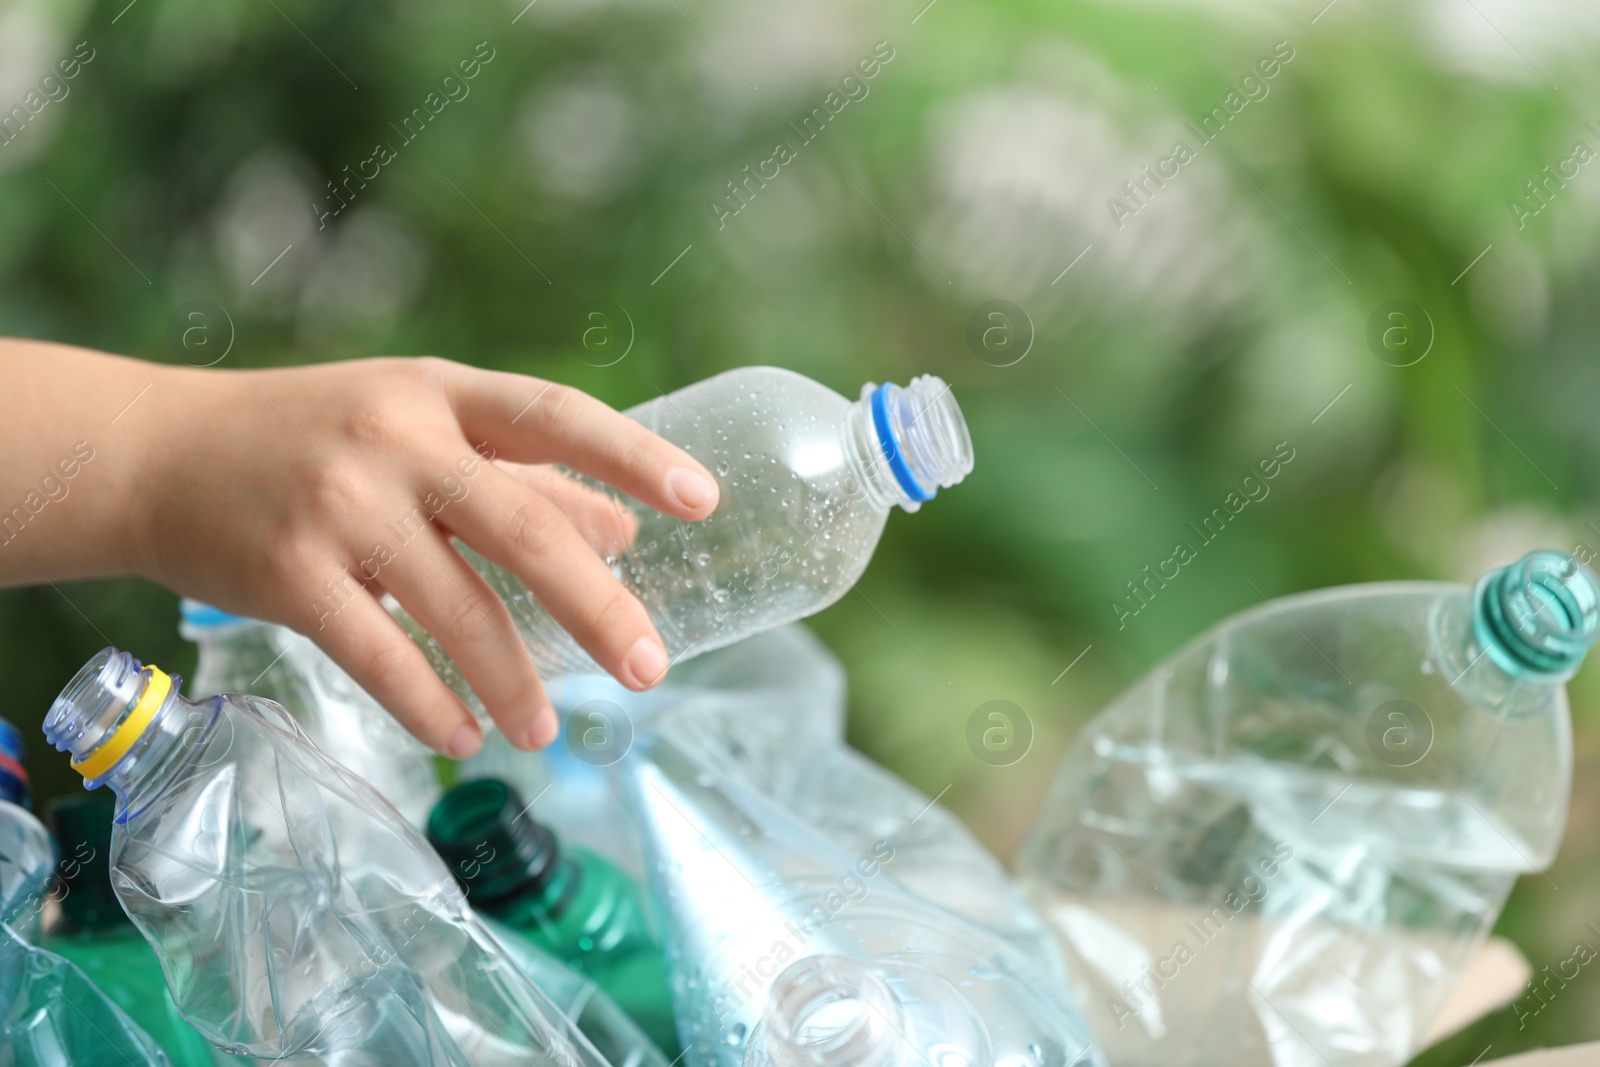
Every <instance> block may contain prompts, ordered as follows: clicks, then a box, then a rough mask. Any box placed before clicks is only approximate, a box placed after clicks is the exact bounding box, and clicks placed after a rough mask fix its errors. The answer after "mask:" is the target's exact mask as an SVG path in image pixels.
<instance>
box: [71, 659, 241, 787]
mask: <svg viewBox="0 0 1600 1067" xmlns="http://www.w3.org/2000/svg"><path fill="white" fill-rule="evenodd" d="M182 685H183V678H182V677H180V676H178V675H168V674H166V673H165V672H164V671H162V670H161V669H160V668H158V667H156V666H155V665H154V664H151V665H150V666H145V665H144V664H142V663H140V662H139V661H138V660H136V659H134V658H133V656H131V655H129V654H128V653H126V652H122V651H119V650H118V649H115V648H103V649H101V650H100V651H99V652H97V653H95V655H94V656H93V657H92V658H91V659H90V660H89V662H88V663H85V664H84V665H83V667H82V668H81V669H80V670H79V671H78V673H77V674H75V675H74V676H73V678H72V681H70V682H68V683H67V687H66V688H65V689H63V690H62V691H61V694H60V695H59V696H57V697H56V699H55V701H54V702H53V703H52V704H51V705H50V711H49V712H48V713H47V714H46V715H45V718H44V735H45V739H46V740H47V741H49V742H50V743H51V744H52V745H54V746H55V747H56V748H57V749H58V750H59V751H62V752H66V753H68V754H70V755H71V757H72V768H73V770H75V771H77V772H78V773H79V774H81V775H83V778H84V786H85V787H86V788H89V789H96V788H98V787H100V786H101V785H109V786H111V788H112V789H113V790H115V791H116V793H117V795H118V796H120V797H122V798H123V799H124V800H125V801H130V803H131V797H132V794H133V792H134V790H135V789H136V788H137V789H141V790H146V791H149V790H152V789H155V788H156V787H159V786H160V785H161V784H163V783H165V782H167V781H170V779H171V772H174V771H176V770H177V769H178V767H179V766H181V765H182V763H183V761H184V760H185V759H186V758H187V755H188V753H189V752H191V751H192V750H193V749H194V748H195V747H196V746H197V745H199V744H201V743H202V741H203V740H204V739H205V738H206V737H207V736H208V735H209V732H210V729H211V727H212V726H213V725H214V724H215V722H216V719H217V713H218V707H217V706H216V704H215V702H212V705H211V706H209V707H208V706H206V705H204V704H201V705H196V704H191V703H190V702H189V701H187V700H184V699H183V697H181V696H180V695H179V690H180V688H181V687H182ZM180 707H181V708H184V709H188V711H189V712H190V714H188V715H185V714H182V713H180V712H176V711H175V710H174V709H177V708H180ZM150 796H151V798H153V796H154V793H153V792H151V794H150ZM147 799H148V798H147ZM140 807H141V808H142V805H140ZM137 813H138V811H137V810H132V811H129V812H128V813H126V814H125V815H124V816H123V817H125V818H131V817H132V816H133V815H136V814H137Z"/></svg>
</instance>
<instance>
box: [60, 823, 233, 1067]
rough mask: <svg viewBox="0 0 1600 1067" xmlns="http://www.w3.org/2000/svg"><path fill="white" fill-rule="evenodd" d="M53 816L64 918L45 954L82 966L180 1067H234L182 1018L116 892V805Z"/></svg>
mask: <svg viewBox="0 0 1600 1067" xmlns="http://www.w3.org/2000/svg"><path fill="white" fill-rule="evenodd" d="M49 815H50V821H51V823H52V824H53V825H54V826H55V830H56V840H57V843H58V845H59V847H60V849H61V854H62V857H63V859H62V865H61V891H60V913H61V914H60V918H59V919H58V921H57V922H56V923H54V924H53V925H52V926H51V928H50V930H49V932H48V933H47V934H46V935H45V936H44V937H43V938H42V939H41V940H40V941H39V942H38V944H39V946H40V947H41V948H44V949H48V950H49V951H51V952H54V953H55V954H56V955H58V956H60V957H61V958H62V959H65V960H69V961H71V962H72V963H73V964H75V965H77V967H78V968H79V969H80V970H81V971H83V973H84V975H85V976H86V977H87V978H88V979H89V981H91V982H93V983H94V985H95V987H96V988H97V989H99V990H100V992H102V993H104V994H105V996H106V997H107V998H108V999H109V1000H111V1001H112V1002H113V1003H115V1004H116V1005H117V1007H119V1008H121V1009H122V1010H123V1011H124V1012H126V1013H127V1015H128V1017H129V1018H130V1019H132V1020H133V1021H134V1022H135V1023H137V1024H138V1025H139V1027H140V1029H142V1030H143V1031H144V1032H145V1033H146V1034H148V1035H149V1036H150V1038H151V1039H152V1040H154V1041H155V1043H156V1044H158V1045H160V1046H161V1048H162V1050H163V1051H165V1052H166V1054H167V1056H168V1057H169V1058H170V1059H171V1060H172V1062H173V1064H174V1065H175V1067H211V1065H212V1064H214V1063H218V1062H221V1061H223V1060H224V1059H231V1058H229V1057H224V1056H222V1055H221V1054H220V1053H217V1052H216V1050H215V1049H214V1048H213V1047H212V1045H211V1043H210V1042H209V1041H207V1040H206V1039H205V1038H204V1037H202V1036H200V1034H199V1032H198V1031H196V1030H195V1029H194V1027H192V1026H190V1025H189V1023H188V1022H187V1021H186V1020H185V1019H184V1018H183V1015H182V1013H180V1012H179V1011H178V1006H177V1005H176V1004H175V1003H173V1000H172V994H171V993H169V992H168V991H167V978H166V975H165V974H163V973H162V970H161V960H160V959H159V958H158V957H157V956H156V954H155V951H154V950H153V949H152V948H151V947H150V944H149V942H147V941H145V939H144V938H143V937H141V936H140V935H139V931H138V930H136V929H134V927H133V923H131V922H129V921H128V916H127V913H126V912H124V911H123V910H122V905H121V904H119V903H118V902H117V898H116V894H115V893H114V892H113V891H112V888H111V862H110V861H111V826H112V820H113V819H114V818H115V817H116V803H115V798H113V797H111V796H108V795H106V794H104V793H99V792H95V793H80V794H78V795H77V796H69V797H59V798H56V800H55V801H54V802H52V804H51V805H50V807H49ZM233 1062H238V1061H233Z"/></svg>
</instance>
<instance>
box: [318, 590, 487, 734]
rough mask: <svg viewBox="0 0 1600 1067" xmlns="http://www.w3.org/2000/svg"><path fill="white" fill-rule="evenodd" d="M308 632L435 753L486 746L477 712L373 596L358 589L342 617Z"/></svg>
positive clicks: (343, 607)
mask: <svg viewBox="0 0 1600 1067" xmlns="http://www.w3.org/2000/svg"><path fill="white" fill-rule="evenodd" d="M307 633H308V634H309V636H310V637H311V639H312V640H313V641H315V642H316V643H317V646H318V647H319V648H321V649H322V650H323V651H324V652H326V653H327V654H328V655H329V656H330V657H332V658H333V660H334V662H335V663H337V664H339V666H341V667H343V668H344V669H345V671H346V672H347V673H348V674H349V675H350V677H352V678H354V679H355V680H356V681H357V682H358V683H359V684H360V685H361V688H363V689H365V690H366V691H367V692H369V693H371V694H372V696H373V697H374V698H375V699H376V700H377V701H378V703H380V704H382V705H383V706H384V707H385V708H387V709H388V710H389V713H390V714H391V715H393V716H394V717H395V719H396V720H397V721H399V723H400V725H402V726H404V727H405V728H406V729H407V730H409V731H411V733H412V734H413V735H414V736H415V737H416V738H417V739H418V740H419V741H421V742H422V743H423V744H425V745H427V746H428V747H429V748H431V749H433V750H434V751H435V752H440V753H443V754H444V755H446V756H449V757H450V758H451V759H466V758H467V757H468V756H470V755H472V754H473V753H475V752H477V751H478V749H479V748H481V747H482V745H483V732H482V731H481V730H479V729H478V724H477V722H476V720H474V719H473V717H472V713H471V712H469V711H468V710H467V708H466V706H465V705H464V704H462V703H461V701H460V699H459V698H458V697H457V696H456V695H455V694H454V693H452V692H451V691H450V688H449V687H448V686H446V685H445V684H444V683H443V682H441V681H440V680H439V676H438V675H437V674H435V673H434V671H433V667H432V666H430V665H429V663H428V659H427V657H426V656H425V655H423V653H422V650H421V649H420V648H418V647H417V646H416V645H414V644H413V643H412V642H411V638H409V637H407V636H406V632H405V631H404V630H402V629H401V628H400V624H399V623H397V622H395V620H394V618H393V617H392V616H390V614H389V613H388V612H387V611H385V610H384V609H383V606H382V605H380V604H379V603H378V601H377V600H376V599H375V598H374V597H373V596H371V595H370V594H368V593H366V592H364V591H358V592H357V593H356V594H355V595H354V596H352V597H351V598H350V599H349V600H348V601H347V602H345V603H344V605H343V606H342V607H341V608H340V609H339V613H338V615H337V616H335V617H334V618H332V619H329V620H325V622H324V624H323V626H322V628H321V629H317V628H314V627H312V628H308V630H307ZM333 755H334V756H335V757H336V758H337V755H338V754H337V753H333Z"/></svg>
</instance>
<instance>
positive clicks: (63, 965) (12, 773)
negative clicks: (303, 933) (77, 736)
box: [0, 719, 172, 1067]
mask: <svg viewBox="0 0 1600 1067" xmlns="http://www.w3.org/2000/svg"><path fill="white" fill-rule="evenodd" d="M0 747H3V748H4V750H5V751H6V753H7V755H8V756H9V757H10V758H9V760H8V761H6V762H5V765H4V766H3V767H0V797H3V798H4V799H0V920H3V921H0V1063H5V1064H7V1065H14V1067H61V1065H62V1064H72V1065H73V1067H172V1064H171V1062H170V1061H169V1060H168V1059H167V1057H166V1055H165V1053H163V1052H162V1050H161V1048H160V1046H158V1045H157V1044H156V1043H155V1042H154V1041H153V1040H151V1038H150V1036H149V1035H148V1034H146V1033H144V1032H143V1031H142V1030H140V1029H139V1026H138V1024H136V1023H135V1022H134V1021H133V1020H131V1019H130V1018H128V1016H126V1015H125V1014H123V1013H122V1011H120V1010H119V1009H118V1007H117V1006H116V1005H115V1004H114V1003H112V1002H111V1001H110V1000H109V999H108V998H107V997H106V996H105V994H104V993H102V992H101V991H100V990H99V989H97V988H96V987H95V985H94V983H93V982H92V981H90V980H89V979H88V978H87V977H85V976H84V973H83V972H82V971H81V970H79V969H78V968H77V967H76V966H74V965H73V964H72V963H71V962H70V961H68V960H66V959H63V958H62V957H61V956H59V955H56V954H55V953H53V952H48V951H46V950H44V949H41V948H38V947H35V945H34V944H32V943H31V942H32V941H33V940H34V935H35V934H36V932H37V931H38V929H39V926H40V915H41V913H42V912H43V910H44V904H45V902H46V891H47V890H48V889H49V888H50V883H51V879H52V877H53V876H54V874H55V870H56V843H55V840H54V839H53V838H52V837H51V836H50V832H49V831H48V830H46V829H45V828H44V826H43V824H41V823H40V822H39V820H38V819H36V818H34V817H33V814H32V813H31V812H29V811H27V810H26V809H25V808H23V807H22V805H21V803H19V802H20V801H23V800H26V799H27V783H28V773H27V771H26V770H24V769H23V763H22V748H21V738H20V736H19V735H17V734H16V732H15V730H13V729H12V728H11V724H10V723H7V722H5V721H4V720H3V719H0ZM78 855H79V853H78V852H77V850H73V851H72V852H71V853H69V854H68V857H67V859H66V861H64V862H63V863H62V865H61V869H62V873H63V874H71V873H73V872H75V871H76V870H77V868H78V863H77V860H76V859H74V857H76V856H78ZM51 895H53V896H54V895H55V894H51ZM61 899H62V900H63V903H64V900H65V898H64V897H63V898H61Z"/></svg>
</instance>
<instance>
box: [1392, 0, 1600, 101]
mask: <svg viewBox="0 0 1600 1067" xmlns="http://www.w3.org/2000/svg"><path fill="white" fill-rule="evenodd" d="M1419 17H1420V27H1421V34H1422V40H1423V44H1424V46H1425V47H1426V48H1427V49H1428V50H1429V51H1430V52H1432V53H1433V55H1434V57H1435V58H1436V60H1437V62H1438V63H1439V64H1440V66H1442V67H1444V68H1446V69H1448V70H1453V71H1456V72H1458V73H1461V74H1466V75H1469V76H1471V77H1475V78H1479V79H1481V80H1483V81H1491V82H1500V83H1509V84H1513V85H1530V86H1531V85H1543V86H1547V87H1548V86H1549V85H1552V84H1553V85H1560V84H1561V74H1562V72H1563V71H1564V70H1566V69H1569V67H1570V65H1571V64H1575V63H1581V64H1583V65H1584V66H1585V67H1587V66H1588V65H1589V61H1590V59H1591V58H1592V53H1593V51H1594V46H1595V42H1596V41H1600V3H1597V2H1596V0H1425V2H1424V3H1423V4H1422V5H1421V8H1420V11H1419Z"/></svg>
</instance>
